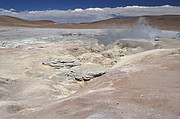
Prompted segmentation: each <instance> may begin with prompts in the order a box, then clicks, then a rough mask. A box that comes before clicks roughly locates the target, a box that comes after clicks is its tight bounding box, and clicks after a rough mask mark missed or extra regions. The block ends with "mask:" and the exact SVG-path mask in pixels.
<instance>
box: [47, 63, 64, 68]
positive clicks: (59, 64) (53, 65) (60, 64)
mask: <svg viewBox="0 0 180 119" xmlns="http://www.w3.org/2000/svg"><path fill="white" fill-rule="evenodd" d="M49 65H50V66H52V67H59V68H60V67H64V64H63V63H58V64H54V63H50V64H49Z"/></svg>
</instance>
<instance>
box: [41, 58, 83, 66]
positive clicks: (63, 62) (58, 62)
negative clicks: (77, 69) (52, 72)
mask: <svg viewBox="0 0 180 119" xmlns="http://www.w3.org/2000/svg"><path fill="white" fill-rule="evenodd" d="M42 64H43V65H49V66H51V67H55V68H71V67H74V66H80V65H81V64H80V63H79V62H75V61H74V60H72V59H65V58H64V59H63V58H62V59H57V58H55V59H49V60H47V61H45V62H43V63H42Z"/></svg>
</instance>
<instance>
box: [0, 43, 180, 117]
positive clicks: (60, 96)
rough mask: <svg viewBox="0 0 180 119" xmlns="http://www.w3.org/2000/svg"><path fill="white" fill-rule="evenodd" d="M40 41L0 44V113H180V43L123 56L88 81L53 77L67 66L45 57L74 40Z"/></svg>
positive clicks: (54, 54)
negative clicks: (27, 45)
mask: <svg viewBox="0 0 180 119" xmlns="http://www.w3.org/2000/svg"><path fill="white" fill-rule="evenodd" d="M35 45H37V46H41V45H43V47H44V48H42V49H36V50H32V51H28V50H27V51H26V50H21V49H11V48H9V49H1V50H0V77H1V78H0V85H1V93H0V96H1V102H0V115H1V117H0V118H2V119H13V118H15V119H33V118H35V119H110V118H112V119H178V118H180V110H179V109H180V81H179V80H180V49H179V44H173V45H172V44H166V46H164V47H163V48H162V49H154V50H150V51H145V52H142V53H137V54H132V55H128V56H125V57H123V58H120V59H118V62H117V64H115V65H114V66H113V67H112V68H110V69H109V70H108V71H107V73H106V74H104V75H103V76H100V77H96V78H94V79H92V80H90V81H88V82H81V81H74V82H73V81H71V82H63V83H62V82H59V81H57V80H56V79H55V78H52V77H53V75H54V74H55V73H58V72H62V71H64V70H65V69H54V68H51V67H48V66H44V65H42V62H43V61H45V60H46V59H48V58H49V57H56V58H57V57H58V56H59V55H68V52H67V51H65V50H64V49H66V48H67V47H71V46H73V45H75V43H71V42H70V43H66V44H63V43H56V44H55V43H49V44H35ZM172 47H173V48H172ZM174 47H176V48H174ZM166 48H168V49H166ZM47 77H48V78H47Z"/></svg>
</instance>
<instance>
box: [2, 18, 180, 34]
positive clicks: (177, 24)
mask: <svg viewBox="0 0 180 119" xmlns="http://www.w3.org/2000/svg"><path fill="white" fill-rule="evenodd" d="M142 17H143V18H144V19H145V20H146V22H147V24H149V25H151V26H152V27H156V28H159V29H162V30H174V31H180V20H179V19H180V15H159V16H141V17H121V18H111V19H107V20H102V21H96V22H91V23H79V24H75V23H56V22H54V21H50V20H39V21H27V20H23V19H20V18H16V17H10V16H0V26H1V27H6V26H8V27H38V28H39V27H40V28H72V29H97V28H131V27H133V26H134V25H136V24H138V20H139V18H142Z"/></svg>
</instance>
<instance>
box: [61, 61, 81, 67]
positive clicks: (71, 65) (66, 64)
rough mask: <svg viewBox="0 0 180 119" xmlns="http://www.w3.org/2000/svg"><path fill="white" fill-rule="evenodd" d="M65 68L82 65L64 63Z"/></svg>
mask: <svg viewBox="0 0 180 119" xmlns="http://www.w3.org/2000/svg"><path fill="white" fill-rule="evenodd" d="M64 65H65V66H69V67H74V66H80V65H81V64H80V63H79V62H73V63H64Z"/></svg>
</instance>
